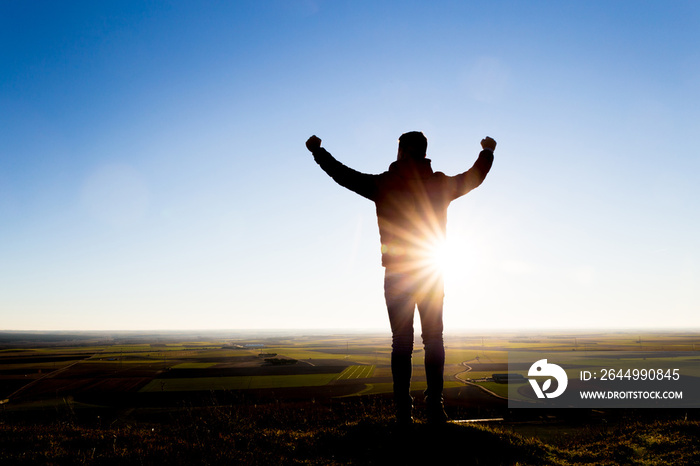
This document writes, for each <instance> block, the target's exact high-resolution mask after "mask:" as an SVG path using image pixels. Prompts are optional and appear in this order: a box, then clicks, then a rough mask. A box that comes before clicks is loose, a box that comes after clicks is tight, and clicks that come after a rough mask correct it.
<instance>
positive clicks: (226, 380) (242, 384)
mask: <svg viewBox="0 0 700 466" xmlns="http://www.w3.org/2000/svg"><path fill="white" fill-rule="evenodd" d="M335 378H336V374H315V375H267V376H265V375H261V376H251V377H198V378H182V379H157V380H153V381H152V382H150V383H149V384H148V385H146V386H145V387H143V388H142V389H141V390H140V391H142V392H186V391H212V390H214V391H215V390H250V389H267V388H291V387H317V386H321V385H327V384H328V383H330V382H331V381H333V380H334V379H335Z"/></svg>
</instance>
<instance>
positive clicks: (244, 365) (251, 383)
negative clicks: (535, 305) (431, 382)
mask: <svg viewBox="0 0 700 466" xmlns="http://www.w3.org/2000/svg"><path fill="white" fill-rule="evenodd" d="M698 341H699V340H698V336H697V335H695V334H692V333H686V334H648V335H638V334H625V333H614V334H608V335H595V334H582V333H576V334H570V335H564V334H561V333H558V334H543V335H535V336H532V335H529V336H528V335H485V336H477V335H466V336H452V337H449V338H447V340H446V345H447V361H446V371H445V380H446V390H445V395H446V400H447V411H448V414H449V415H450V417H451V418H453V419H472V418H493V417H499V418H501V417H502V418H505V421H504V422H499V423H482V424H449V425H446V426H443V427H435V426H429V425H427V424H425V423H424V422H423V419H422V414H423V413H422V410H421V403H422V399H421V395H420V392H421V390H422V389H423V388H424V385H425V378H424V373H423V371H422V367H421V365H422V352H421V351H420V349H419V348H417V352H416V357H415V358H414V383H413V388H414V390H415V391H414V394H415V395H416V401H417V408H418V410H417V416H416V418H417V421H418V422H417V423H416V424H415V425H414V426H413V427H411V428H409V429H399V428H398V427H397V426H395V425H394V424H393V422H392V421H393V419H392V410H391V401H390V396H391V395H390V392H391V372H390V368H389V361H390V353H389V351H390V339H389V337H388V336H387V335H381V334H380V335H376V334H375V335H365V334H349V335H312V336H308V335H306V336H304V335H301V336H289V335H253V334H226V333H220V334H212V333H209V334H202V335H186V334H172V333H171V334H135V333H130V334H121V335H109V334H84V333H78V334H60V335H47V334H37V333H35V334H29V333H26V334H22V333H18V332H15V333H7V334H0V464H12V465H15V464H183V465H184V464H187V465H191V464H265V465H268V464H399V463H400V464H416V463H420V462H427V463H429V464H443V463H457V464H481V465H492V464H495V465H498V464H503V465H511V464H522V465H541V464H555V465H556V464H562V465H569V464H611V465H612V464H645V465H651V464H659V465H661V464H664V465H665V464H700V445H699V443H700V440H698V439H700V424H699V423H698V416H697V412H696V410H680V409H677V410H657V409H648V410H643V409H642V410H637V411H635V410H597V411H594V410H584V409H573V410H567V409H560V410H553V411H550V412H541V411H539V410H532V409H527V410H509V409H508V406H507V402H506V400H505V399H504V398H503V395H507V390H504V389H505V388H506V387H507V385H503V384H498V383H495V382H494V379H493V378H492V377H491V376H492V374H493V373H500V372H505V371H507V353H508V351H512V350H514V349H518V350H523V349H526V350H531V351H544V350H560V351H568V352H569V354H572V355H575V354H579V353H580V352H596V351H602V350H607V351H609V350H633V351H634V350H638V351H645V352H648V351H675V352H680V353H682V354H683V357H682V358H680V359H679V361H680V360H683V361H685V363H686V364H688V365H689V367H690V366H693V364H694V363H693V361H694V360H695V354H696V351H697V350H698V349H700V348H698V347H696V342H698ZM684 373H685V372H684ZM484 389H488V390H491V391H490V392H489V391H486V390H484ZM497 395H501V396H497ZM455 458H456V459H455Z"/></svg>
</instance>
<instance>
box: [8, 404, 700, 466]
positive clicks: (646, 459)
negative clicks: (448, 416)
mask: <svg viewBox="0 0 700 466" xmlns="http://www.w3.org/2000/svg"><path fill="white" fill-rule="evenodd" d="M390 408H391V403H390V402H389V400H388V399H387V398H385V397H363V398H354V399H352V400H344V401H336V402H329V403H320V402H316V403H312V402H282V403H265V404H249V403H239V404H236V405H231V406H210V407H200V408H195V407H183V408H179V409H171V410H160V411H158V410H156V411H141V412H139V411H136V412H132V413H131V414H126V415H125V414H124V413H122V414H121V415H120V416H119V417H118V418H96V417H93V418H91V419H82V420H80V419H79V416H78V415H76V414H75V413H72V412H71V411H70V409H69V407H66V409H64V410H61V411H60V412H59V411H56V413H55V414H56V416H57V418H56V419H55V420H52V421H46V420H44V421H42V422H22V421H14V422H9V421H8V420H7V419H5V420H4V421H3V422H1V423H0V463H1V464H13V465H21V464H120V465H121V464H182V465H192V464H212V465H214V464H261V465H275V464H379V465H382V464H419V463H423V464H478V465H513V464H520V465H543V464H552V465H573V464H596V465H606V464H609V465H619V464H639V465H642V464H644V465H673V464H678V465H686V464H698V463H699V462H700V423H699V422H698V421H692V420H691V421H688V420H682V419H675V420H674V419H665V420H650V419H643V418H635V417H634V416H631V417H628V416H623V417H621V418H617V419H615V418H612V419H611V422H610V423H609V424H605V423H602V422H595V423H589V424H588V425H584V424H580V423H579V424H576V423H574V424H570V423H569V424H567V425H566V427H565V426H562V425H553V426H542V429H543V430H542V432H541V433H540V434H539V435H531V434H527V433H518V432H517V429H515V428H513V426H512V425H507V424H506V425H499V424H493V425H492V424H487V423H485V424H480V425H477V424H448V425H446V426H437V427H436V426H430V425H427V424H424V423H422V422H418V423H416V424H415V425H414V426H413V427H410V428H399V427H397V426H396V425H394V424H393V422H392V419H391V409H390ZM453 414H459V413H455V412H454V411H453Z"/></svg>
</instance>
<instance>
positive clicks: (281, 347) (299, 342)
mask: <svg viewBox="0 0 700 466" xmlns="http://www.w3.org/2000/svg"><path fill="white" fill-rule="evenodd" d="M63 336H64V338H63V339H62V338H61V335H60V334H59V335H57V334H51V335H46V334H41V333H25V334H20V333H18V332H7V333H0V403H1V404H2V405H3V407H4V408H5V409H13V408H18V409H20V408H22V407H28V406H37V405H41V406H50V405H51V404H52V403H54V404H64V403H66V400H69V401H70V402H71V403H75V404H76V405H79V404H84V405H90V406H111V405H113V404H115V403H116V404H119V405H120V406H123V405H125V404H129V403H136V404H138V405H140V406H143V405H149V404H152V403H155V404H166V405H167V404H168V403H171V404H172V403H182V402H183V401H184V400H189V399H191V397H192V396H199V398H200V399H203V398H205V397H206V396H210V395H211V394H217V393H218V394H220V395H227V396H230V395H235V394H243V395H245V396H253V397H264V398H267V399H270V398H294V399H313V398H317V397H329V398H334V397H348V396H364V395H378V394H388V393H391V391H392V379H391V369H390V355H391V338H390V336H389V335H388V334H380V333H367V334H362V333H348V334H342V333H337V334H330V333H329V334H310V335H305V334H298V335H295V334H292V333H285V334H282V333H277V334H274V333H270V332H268V333H260V334H255V333H253V332H245V333H244V332H228V333H227V332H217V333H214V332H211V333H206V332H200V333H199V334H197V335H188V334H185V333H182V332H180V333H174V332H173V333H157V334H147V333H124V334H106V333H102V334H100V333H92V334H89V333H83V334H72V335H63ZM445 346H446V364H445V389H446V393H445V395H446V398H447V399H448V401H449V402H451V403H458V404H459V403H464V404H469V403H476V402H477V401H478V402H479V403H483V402H484V400H485V399H487V398H488V397H489V393H491V394H492V395H498V396H491V398H492V400H491V402H493V403H500V404H503V403H505V397H506V396H507V392H508V390H507V384H499V383H496V382H494V380H493V378H492V375H493V374H495V373H504V372H507V371H508V354H509V352H510V351H525V352H527V351H532V352H541V351H569V352H570V354H571V356H572V358H574V359H575V357H576V356H577V355H580V354H586V355H588V357H589V358H590V355H591V354H592V353H594V352H597V351H628V352H629V351H631V352H654V351H657V352H658V351H673V352H678V353H682V354H683V355H685V356H683V357H677V360H678V361H679V362H682V363H683V364H684V367H685V368H688V370H690V368H693V369H695V368H697V366H698V365H697V356H698V355H699V353H698V351H700V334H698V333H694V332H666V333H646V334H640V333H636V332H635V333H633V332H614V333H612V332H611V333H583V332H567V333H565V332H549V333H545V332H543V333H536V334H522V333H519V334H515V333H511V334H496V333H491V334H486V333H485V334H478V335H477V334H451V335H447V336H446V338H445ZM601 354H602V353H601ZM422 364H423V352H422V349H421V345H420V340H419V338H418V341H417V342H416V353H415V356H414V371H413V374H414V376H413V385H412V389H413V390H414V391H415V392H416V394H418V395H419V394H420V392H421V391H422V390H424V389H425V373H424V370H423V368H422ZM477 385H478V386H481V387H483V388H484V389H486V390H478V389H476V388H477V387H476V386H477ZM501 397H503V398H501Z"/></svg>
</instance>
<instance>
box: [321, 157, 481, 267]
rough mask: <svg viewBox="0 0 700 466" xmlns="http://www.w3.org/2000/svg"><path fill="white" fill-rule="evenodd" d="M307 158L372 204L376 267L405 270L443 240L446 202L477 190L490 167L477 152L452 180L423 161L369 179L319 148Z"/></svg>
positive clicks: (393, 166) (402, 164)
mask: <svg viewBox="0 0 700 466" xmlns="http://www.w3.org/2000/svg"><path fill="white" fill-rule="evenodd" d="M313 155H314V159H315V160H316V162H317V163H318V164H319V165H320V166H321V168H322V169H323V170H324V171H325V172H326V173H327V174H328V175H329V176H330V177H331V178H333V179H334V180H335V181H336V182H337V183H338V184H340V185H341V186H344V187H346V188H348V189H349V190H351V191H354V192H356V193H357V194H359V195H360V196H363V197H366V198H367V199H369V200H371V201H374V203H375V205H376V208H377V220H378V223H379V236H380V239H381V243H382V265H383V266H385V267H389V268H396V269H400V268H404V269H407V270H410V269H415V268H420V267H421V266H423V265H426V264H427V262H426V261H428V260H430V259H429V257H430V255H431V254H432V251H433V250H434V249H435V247H436V246H437V245H438V244H440V243H442V242H443V241H444V238H445V231H446V227H447V207H448V206H449V205H450V202H452V201H453V200H454V199H457V198H458V197H460V196H463V195H464V194H466V193H468V192H469V191H471V190H472V189H474V188H476V187H477V186H479V185H480V184H481V182H482V181H484V178H485V177H486V174H487V173H488V172H489V170H490V169H491V165H492V164H493V153H492V152H491V151H487V150H483V151H481V153H480V154H479V158H478V159H477V161H476V162H475V163H474V165H473V166H472V167H471V168H470V169H469V170H467V171H466V172H464V173H461V174H459V175H456V176H447V175H445V174H444V173H442V172H433V169H432V167H431V166H430V160H429V159H420V160H414V159H411V158H404V159H402V160H399V161H396V162H394V163H392V164H391V165H390V166H389V170H387V171H385V172H384V173H381V174H379V175H370V174H365V173H360V172H358V171H356V170H353V169H352V168H349V167H347V166H345V165H343V164H342V163H340V162H339V161H337V160H336V159H335V158H334V157H333V156H332V155H331V154H330V153H328V151H326V150H325V149H323V148H319V149H318V150H316V151H314V152H313Z"/></svg>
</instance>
